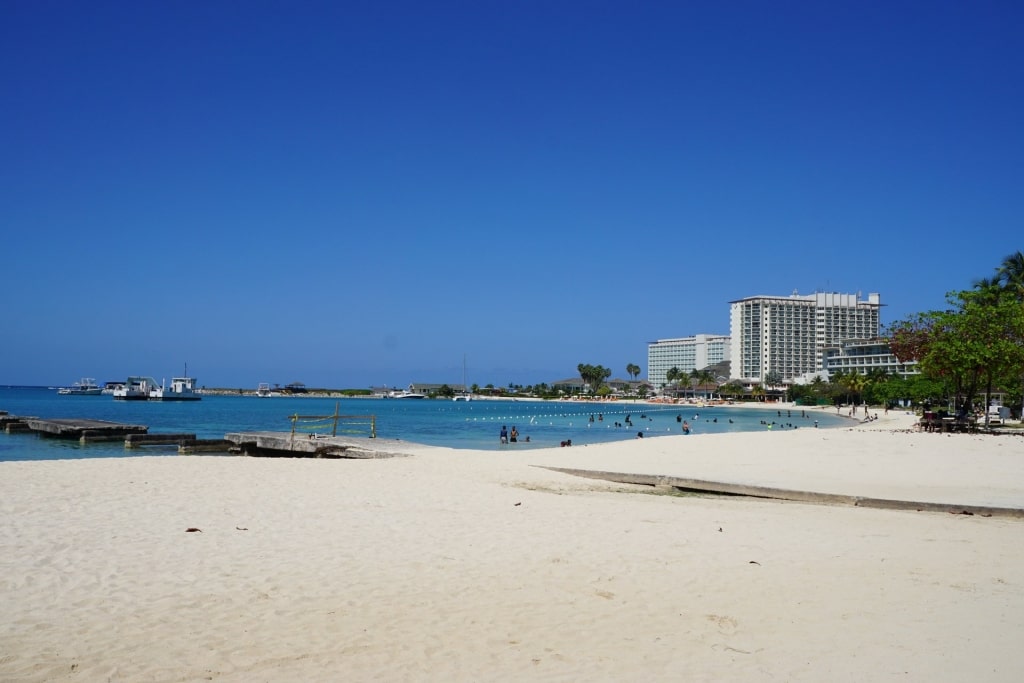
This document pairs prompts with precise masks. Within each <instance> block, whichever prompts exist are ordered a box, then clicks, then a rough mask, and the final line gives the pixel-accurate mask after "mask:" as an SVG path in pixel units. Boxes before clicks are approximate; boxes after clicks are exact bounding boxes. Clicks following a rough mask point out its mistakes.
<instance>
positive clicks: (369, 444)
mask: <svg viewBox="0 0 1024 683" xmlns="http://www.w3.org/2000/svg"><path fill="white" fill-rule="evenodd" d="M224 438H225V439H226V440H228V441H230V442H231V443H232V444H233V445H234V448H233V449H232V451H233V452H234V451H236V450H237V452H238V453H239V454H241V455H253V456H263V457H278V458H281V457H285V458H289V457H290V458H355V459H370V458H395V457H404V456H406V455H408V454H407V453H398V452H393V451H390V450H388V449H387V447H386V446H385V445H384V444H386V443H387V441H382V440H381V439H378V438H375V437H353V436H333V435H330V434H301V433H299V434H297V433H295V432H231V433H228V434H225V435H224ZM396 443H397V442H396Z"/></svg>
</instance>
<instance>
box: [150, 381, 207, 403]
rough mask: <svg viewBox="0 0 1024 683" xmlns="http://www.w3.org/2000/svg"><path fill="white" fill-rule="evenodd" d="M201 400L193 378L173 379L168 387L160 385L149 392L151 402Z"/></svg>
mask: <svg viewBox="0 0 1024 683" xmlns="http://www.w3.org/2000/svg"><path fill="white" fill-rule="evenodd" d="M201 398H202V395H200V393H199V392H198V391H197V390H196V380H195V377H173V378H171V386H170V387H165V386H163V385H161V386H159V387H157V388H156V389H151V390H150V392H149V400H151V401H198V400H200V399H201Z"/></svg>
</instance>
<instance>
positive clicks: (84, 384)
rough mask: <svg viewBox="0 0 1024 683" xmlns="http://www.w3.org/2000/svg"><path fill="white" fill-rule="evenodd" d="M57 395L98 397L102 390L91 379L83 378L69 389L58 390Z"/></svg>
mask: <svg viewBox="0 0 1024 683" xmlns="http://www.w3.org/2000/svg"><path fill="white" fill-rule="evenodd" d="M57 393H58V394H60V395H61V396H99V395H100V394H102V393H103V388H102V387H101V386H100V385H98V384H96V380H95V379H93V378H92V377H83V378H82V379H80V380H78V381H77V382H75V383H74V384H72V385H71V386H70V387H63V388H61V389H58V390H57Z"/></svg>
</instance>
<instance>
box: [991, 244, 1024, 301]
mask: <svg viewBox="0 0 1024 683" xmlns="http://www.w3.org/2000/svg"><path fill="white" fill-rule="evenodd" d="M996 280H997V281H998V282H999V283H1001V284H1002V285H1003V288H1004V289H1006V290H1009V291H1011V292H1013V294H1014V296H1016V297H1017V300H1018V301H1022V300H1024V253H1021V252H1020V251H1018V252H1017V253H1016V254H1010V255H1009V256H1007V257H1006V258H1004V259H1003V262H1002V264H1001V265H1000V266H999V267H998V268H996Z"/></svg>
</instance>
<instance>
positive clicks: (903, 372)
mask: <svg viewBox="0 0 1024 683" xmlns="http://www.w3.org/2000/svg"><path fill="white" fill-rule="evenodd" d="M824 358H825V367H824V369H825V370H826V371H827V372H828V373H829V374H830V375H832V374H835V373H839V372H841V373H843V374H845V375H849V374H851V373H854V372H856V373H859V374H861V375H867V374H869V373H871V372H878V371H881V372H884V373H885V374H887V375H899V376H900V377H907V376H908V375H919V374H921V371H920V370H918V368H917V361H908V362H906V363H901V362H900V360H899V359H898V358H897V357H896V356H895V355H893V353H892V351H890V350H889V340H888V339H847V340H844V341H842V342H840V343H839V344H838V345H836V346H828V347H826V348H825V349H824Z"/></svg>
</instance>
